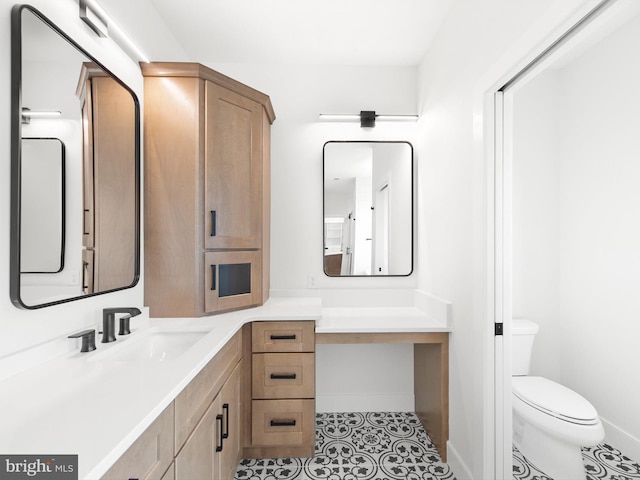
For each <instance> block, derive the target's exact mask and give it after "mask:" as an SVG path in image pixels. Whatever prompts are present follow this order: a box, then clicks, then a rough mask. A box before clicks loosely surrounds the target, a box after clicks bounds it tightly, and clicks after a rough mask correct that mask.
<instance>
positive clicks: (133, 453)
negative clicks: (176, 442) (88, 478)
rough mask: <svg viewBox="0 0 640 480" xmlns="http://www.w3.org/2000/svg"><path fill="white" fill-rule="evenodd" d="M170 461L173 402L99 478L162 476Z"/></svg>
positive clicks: (144, 479) (142, 479) (146, 479)
mask: <svg viewBox="0 0 640 480" xmlns="http://www.w3.org/2000/svg"><path fill="white" fill-rule="evenodd" d="M172 462H173V403H172V404H171V405H169V406H168V407H167V408H166V409H165V410H164V411H163V412H162V413H161V414H160V416H159V417H158V418H157V419H156V420H155V421H154V422H153V423H152V424H151V425H150V426H149V427H148V428H147V429H146V430H145V431H144V433H143V434H142V435H140V437H139V438H138V439H137V440H136V441H135V442H134V443H133V445H132V446H131V447H129V449H128V450H127V451H126V452H125V453H124V454H123V455H122V456H121V457H120V458H119V459H118V461H117V462H116V463H115V464H114V465H113V466H112V467H111V468H110V469H109V470H108V471H107V473H106V474H105V475H104V476H103V477H102V480H126V479H138V480H161V479H163V478H172V477H171V476H168V477H167V476H166V475H165V472H167V470H169V467H170V466H171V463H172Z"/></svg>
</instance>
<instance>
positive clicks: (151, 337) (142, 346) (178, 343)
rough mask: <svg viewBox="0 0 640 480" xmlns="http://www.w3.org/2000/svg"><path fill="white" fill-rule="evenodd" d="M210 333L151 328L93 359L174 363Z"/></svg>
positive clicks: (202, 330)
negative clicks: (106, 358) (171, 361)
mask: <svg viewBox="0 0 640 480" xmlns="http://www.w3.org/2000/svg"><path fill="white" fill-rule="evenodd" d="M211 330H212V328H211V327H192V328H190V327H183V328H179V327H176V328H168V327H164V328H162V327H152V328H149V329H148V330H145V331H144V332H140V333H138V334H135V333H134V334H132V335H133V336H132V337H131V338H127V339H125V340H122V343H119V344H118V345H114V346H112V347H110V348H109V350H107V351H105V352H104V353H102V354H100V353H99V354H98V355H96V356H95V357H94V358H93V359H94V360H102V359H103V358H105V357H107V356H108V357H109V359H110V360H117V361H128V362H140V361H151V362H164V361H167V360H173V359H175V358H178V357H179V356H180V355H182V354H183V353H185V352H186V351H187V350H189V349H190V348H191V347H192V346H193V345H195V344H196V343H197V342H198V341H200V340H202V339H203V338H204V336H205V335H207V334H208V333H209V332H210V331H211ZM118 338H119V339H120V338H122V337H118ZM118 341H120V340H118ZM98 348H99V347H98Z"/></svg>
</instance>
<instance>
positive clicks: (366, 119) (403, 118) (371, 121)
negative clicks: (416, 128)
mask: <svg viewBox="0 0 640 480" xmlns="http://www.w3.org/2000/svg"><path fill="white" fill-rule="evenodd" d="M319 117H320V119H321V120H326V121H329V122H357V121H360V126H361V127H363V128H373V127H375V126H376V121H380V122H416V121H418V115H379V114H377V113H376V112H375V111H374V110H362V111H361V112H360V114H350V113H335V114H334V113H321V114H320V115H319Z"/></svg>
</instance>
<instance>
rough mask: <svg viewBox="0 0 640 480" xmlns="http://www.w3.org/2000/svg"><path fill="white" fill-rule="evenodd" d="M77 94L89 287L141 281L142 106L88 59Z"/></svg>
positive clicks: (90, 290) (105, 287) (85, 289)
mask: <svg viewBox="0 0 640 480" xmlns="http://www.w3.org/2000/svg"><path fill="white" fill-rule="evenodd" d="M76 95H77V96H78V98H79V100H80V105H81V108H82V136H83V154H82V156H83V193H82V197H83V209H84V214H83V215H84V216H83V232H82V244H83V252H82V260H83V275H82V276H83V283H82V285H83V292H84V293H87V294H89V293H94V292H99V291H105V290H112V289H116V288H122V287H124V286H127V285H131V284H132V283H133V282H134V281H135V280H136V246H135V241H136V201H137V200H136V177H137V175H136V162H135V152H136V135H135V132H136V111H135V109H136V106H135V103H134V101H133V98H132V97H131V93H130V92H129V91H128V90H126V89H125V88H124V87H123V86H122V85H120V84H119V83H118V82H117V81H116V80H115V79H114V78H113V77H112V76H110V75H109V74H107V73H106V72H105V71H104V70H102V69H101V68H100V67H98V66H97V65H95V64H94V63H90V62H87V63H84V64H83V65H82V69H81V72H80V77H79V80H78V87H77V90H76Z"/></svg>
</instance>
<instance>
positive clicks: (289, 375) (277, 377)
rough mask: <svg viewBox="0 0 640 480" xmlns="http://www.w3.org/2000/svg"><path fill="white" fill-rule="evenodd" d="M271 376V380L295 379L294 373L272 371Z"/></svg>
mask: <svg viewBox="0 0 640 480" xmlns="http://www.w3.org/2000/svg"><path fill="white" fill-rule="evenodd" d="M271 378H272V379H273V380H295V379H296V374H295V373H272V374H271Z"/></svg>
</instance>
